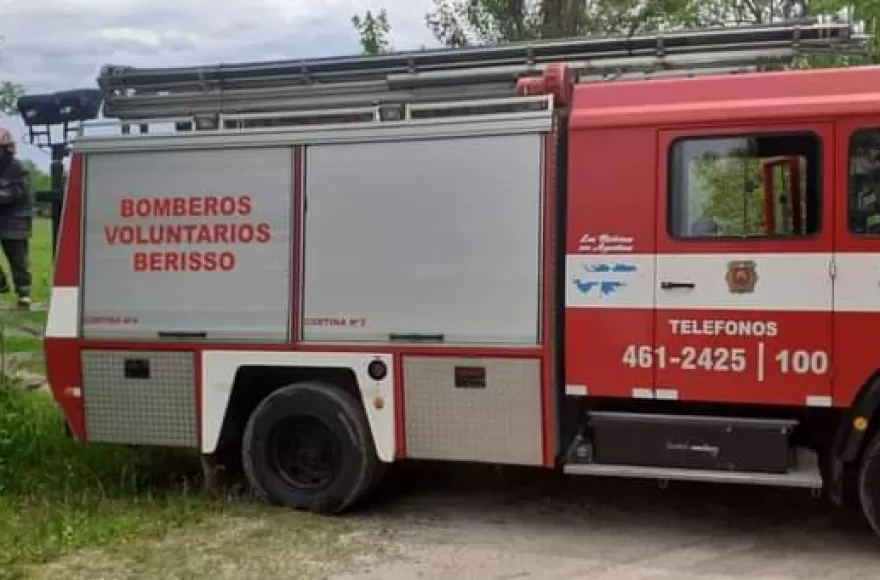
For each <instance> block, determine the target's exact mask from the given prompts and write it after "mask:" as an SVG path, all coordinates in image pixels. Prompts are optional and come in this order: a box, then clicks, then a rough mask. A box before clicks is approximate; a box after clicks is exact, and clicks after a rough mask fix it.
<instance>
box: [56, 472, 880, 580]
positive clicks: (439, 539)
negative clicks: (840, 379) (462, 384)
mask: <svg viewBox="0 0 880 580" xmlns="http://www.w3.org/2000/svg"><path fill="white" fill-rule="evenodd" d="M393 481H394V483H393V485H391V486H388V488H387V489H386V490H384V491H383V493H382V496H381V497H380V498H378V499H377V501H376V502H374V503H373V504H372V505H371V506H370V507H369V508H368V509H364V510H362V511H361V512H360V513H357V514H353V515H349V516H347V517H346V518H340V519H326V518H314V517H310V516H304V515H302V514H292V513H289V512H286V511H285V510H268V509H265V508H262V507H256V508H254V509H253V512H252V513H250V514H248V515H236V516H234V517H233V516H231V517H229V518H223V519H218V520H214V521H211V522H208V523H206V524H204V525H201V526H197V527H194V528H192V529H187V530H183V531H181V532H180V533H179V534H175V535H174V536H173V537H169V538H165V539H164V540H162V541H160V542H156V543H153V544H149V545H140V546H138V547H137V549H135V550H131V549H126V550H116V551H110V552H106V551H105V552H101V553H93V554H79V555H76V556H75V557H72V558H67V559H65V560H63V561H61V562H58V563H56V564H53V565H52V566H49V567H47V568H45V569H43V570H42V572H43V575H45V577H50V576H51V577H58V574H61V575H62V577H70V578H78V577H81V578H90V579H91V578H101V577H103V578H160V577H161V578H210V579H211V580H220V579H221V578H236V579H239V578H279V579H280V578H285V579H286V578H302V579H318V578H322V579H329V580H428V579H434V578H436V579H442V580H465V579H472V578H473V579H478V580H502V579H504V580H508V579H517V580H518V579H534V580H562V579H579V578H585V579H587V578H588V579H590V580H605V579H614V580H636V579H638V580H649V579H650V580H692V579H700V580H728V579H733V578H737V579H741V578H748V579H749V580H782V579H792V580H794V579H797V580H812V579H819V578H822V579H831V580H836V579H844V578H859V579H865V578H876V577H878V576H880V539H876V538H875V537H874V536H873V535H872V534H871V533H870V532H869V531H868V529H867V527H866V526H865V525H864V524H863V522H862V521H861V519H860V518H859V517H858V514H856V513H853V512H848V511H841V510H836V509H832V508H829V507H827V506H824V504H822V503H820V502H818V501H816V500H814V499H812V498H811V497H810V495H809V494H807V493H806V492H802V491H792V490H778V489H765V488H744V487H737V486H730V487H720V486H706V485H702V486H701V485H695V484H689V485H683V484H670V487H669V489H667V490H661V489H659V488H658V487H657V485H656V484H655V483H652V482H633V481H623V480H612V479H585V478H554V477H552V476H551V477H548V476H547V475H546V474H540V473H538V474H534V473H530V472H526V473H522V472H515V473H514V474H513V475H509V476H506V477H504V478H500V477H497V476H493V475H492V474H491V473H487V470H486V469H484V468H473V469H472V468H464V469H462V468H456V469H455V470H452V469H450V468H447V467H444V466H430V467H422V468H417V469H415V470H407V471H405V472H404V473H402V474H399V475H398V476H397V477H395V479H394V480H393Z"/></svg>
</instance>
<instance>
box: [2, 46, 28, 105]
mask: <svg viewBox="0 0 880 580" xmlns="http://www.w3.org/2000/svg"><path fill="white" fill-rule="evenodd" d="M2 40H3V38H2V37H0V42H2ZM23 93H24V88H23V87H22V86H21V85H18V84H15V83H12V82H9V81H3V80H0V117H2V116H3V115H11V114H13V113H14V112H15V104H16V103H17V102H18V98H19V97H20V96H21V95H22V94H23Z"/></svg>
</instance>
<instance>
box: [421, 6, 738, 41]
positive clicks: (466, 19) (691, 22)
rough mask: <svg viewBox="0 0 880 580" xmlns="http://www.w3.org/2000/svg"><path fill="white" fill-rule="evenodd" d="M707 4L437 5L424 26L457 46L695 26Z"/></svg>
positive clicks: (632, 32)
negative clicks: (662, 27)
mask: <svg viewBox="0 0 880 580" xmlns="http://www.w3.org/2000/svg"><path fill="white" fill-rule="evenodd" d="M717 1H719V2H723V1H724V0H717ZM728 1H729V0H728ZM705 3H706V0H594V1H591V2H582V1H578V0H433V4H434V7H433V10H432V11H431V12H430V13H428V14H427V15H426V17H425V21H426V23H427V25H428V27H429V28H430V29H431V31H432V32H433V34H434V36H435V37H436V38H437V39H438V40H439V41H440V42H442V43H443V44H445V45H446V46H450V47H455V46H466V45H471V44H484V43H498V42H505V41H522V40H533V39H538V38H560V37H565V36H580V35H585V34H634V33H636V32H639V31H641V30H645V29H653V28H659V27H661V26H695V25H698V24H699V22H700V19H701V16H702V14H703V13H704V12H705V10H704V9H703V8H704V5H705Z"/></svg>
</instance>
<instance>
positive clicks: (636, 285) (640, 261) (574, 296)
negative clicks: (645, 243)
mask: <svg viewBox="0 0 880 580" xmlns="http://www.w3.org/2000/svg"><path fill="white" fill-rule="evenodd" d="M655 259H656V256H654V255H653V254H647V255H645V254H641V255H638V254H633V255H630V254H614V255H595V254H572V255H569V256H567V257H566V260H565V269H566V284H565V306H566V307H567V308H653V307H654V261H655Z"/></svg>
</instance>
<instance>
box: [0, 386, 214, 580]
mask: <svg viewBox="0 0 880 580" xmlns="http://www.w3.org/2000/svg"><path fill="white" fill-rule="evenodd" d="M170 474H174V475H173V476H172V475H170ZM198 485H199V472H198V463H197V462H196V461H194V459H193V458H192V457H190V456H186V455H181V454H179V453H176V452H173V451H167V450H153V449H130V448H126V447H119V446H103V445H88V446H81V445H79V444H77V443H76V442H74V441H73V440H72V439H70V438H69V437H68V436H67V435H66V433H65V431H64V426H63V422H62V418H61V414H60V412H59V411H58V409H57V407H56V406H55V404H54V402H53V401H52V399H51V397H50V396H49V395H48V394H46V393H45V392H43V391H37V392H24V391H18V390H14V389H0V578H2V579H4V580H6V579H9V578H19V577H24V575H25V572H26V570H27V568H28V566H30V565H33V564H40V563H43V562H47V561H49V560H51V559H53V558H55V557H57V556H59V555H62V554H65V553H68V552H70V551H73V550H77V549H79V548H84V547H95V546H101V545H104V544H106V543H108V542H111V541H113V542H119V541H125V540H127V539H131V538H134V537H143V536H151V535H160V534H164V533H166V532H168V531H169V530H171V529H173V528H175V527H178V526H180V525H183V524H185V523H186V524H191V523H193V522H197V521H199V520H200V519H201V517H202V516H204V515H206V514H209V513H212V512H217V511H220V510H222V509H223V507H224V506H223V503H222V502H219V501H212V500H210V499H208V498H207V497H205V496H203V495H202V494H201V493H200V492H199V490H198Z"/></svg>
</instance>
